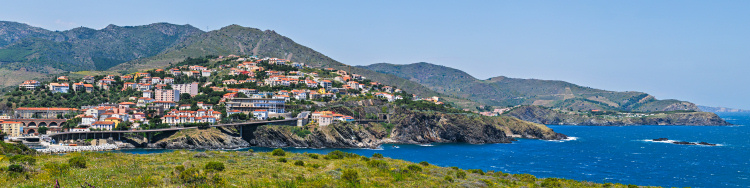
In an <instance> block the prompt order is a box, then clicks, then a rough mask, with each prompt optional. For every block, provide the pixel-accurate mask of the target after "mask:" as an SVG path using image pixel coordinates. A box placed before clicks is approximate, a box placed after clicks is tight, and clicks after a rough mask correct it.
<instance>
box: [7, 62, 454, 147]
mask: <svg viewBox="0 0 750 188" xmlns="http://www.w3.org/2000/svg"><path fill="white" fill-rule="evenodd" d="M6 97H7V99H6V100H7V101H8V103H7V104H8V106H14V107H15V108H14V109H12V110H8V111H5V112H4V114H3V115H2V116H0V117H1V119H0V121H2V125H3V129H2V130H3V133H4V134H6V135H8V136H9V137H23V136H34V135H39V134H54V133H61V132H90V131H94V132H95V131H112V130H150V129H164V128H171V127H191V126H199V125H216V124H226V123H236V122H252V121H268V120H283V119H289V118H295V117H298V116H299V115H300V113H301V112H303V111H305V110H310V109H312V110H315V109H316V107H318V106H325V105H326V104H327V103H331V102H341V101H357V100H364V99H378V100H382V101H387V102H394V101H396V100H402V99H409V100H416V101H418V100H423V101H425V102H429V103H433V104H436V105H443V103H442V102H441V101H439V100H440V99H439V98H438V97H427V98H424V99H420V98H418V97H417V96H415V95H410V94H407V93H406V92H404V91H402V90H401V89H398V88H395V87H392V86H387V85H383V84H381V83H378V82H375V81H371V80H368V79H367V78H365V77H364V76H361V75H358V74H355V73H351V72H349V71H347V70H336V69H333V68H324V69H321V68H313V67H311V66H309V65H306V64H304V63H299V62H292V61H289V60H286V59H280V58H269V57H265V58H258V57H255V56H236V55H229V56H226V57H225V56H207V57H205V58H188V59H186V60H185V61H182V62H180V63H176V64H173V65H170V66H169V67H167V68H165V69H152V70H147V71H144V72H137V73H132V74H126V75H89V76H83V77H81V78H73V77H72V76H70V77H69V76H60V77H57V79H55V80H51V81H43V82H42V81H37V80H27V81H25V82H23V83H22V84H20V85H19V86H18V89H17V90H15V91H12V92H9V93H7V94H6ZM42 100H48V101H42ZM62 101H64V102H62ZM97 102H99V103H97ZM56 105H61V106H56ZM303 115H305V116H306V117H304V118H305V119H309V122H306V124H311V125H313V126H327V125H330V124H335V123H337V122H352V121H355V119H375V118H374V116H375V115H371V114H359V116H360V117H353V116H352V115H343V114H339V113H337V112H333V111H314V112H312V113H305V114H303Z"/></svg>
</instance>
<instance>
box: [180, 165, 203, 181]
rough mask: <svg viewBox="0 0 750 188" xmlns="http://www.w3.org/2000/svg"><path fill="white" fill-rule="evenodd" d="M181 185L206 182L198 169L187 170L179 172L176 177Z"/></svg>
mask: <svg viewBox="0 0 750 188" xmlns="http://www.w3.org/2000/svg"><path fill="white" fill-rule="evenodd" d="M178 177H179V178H180V180H181V181H182V182H183V183H203V182H205V181H206V175H204V174H203V173H201V172H200V170H198V168H188V169H185V170H184V171H182V172H180V175H179V176H178Z"/></svg>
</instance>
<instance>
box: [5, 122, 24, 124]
mask: <svg viewBox="0 0 750 188" xmlns="http://www.w3.org/2000/svg"><path fill="white" fill-rule="evenodd" d="M2 122H3V124H21V122H15V121H2Z"/></svg>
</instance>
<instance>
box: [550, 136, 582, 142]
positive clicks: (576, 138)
mask: <svg viewBox="0 0 750 188" xmlns="http://www.w3.org/2000/svg"><path fill="white" fill-rule="evenodd" d="M574 140H578V137H573V136H569V137H568V138H565V139H562V140H547V141H550V142H567V141H574Z"/></svg>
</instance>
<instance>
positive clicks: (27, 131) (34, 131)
mask: <svg viewBox="0 0 750 188" xmlns="http://www.w3.org/2000/svg"><path fill="white" fill-rule="evenodd" d="M34 133H36V129H28V130H26V134H34Z"/></svg>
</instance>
